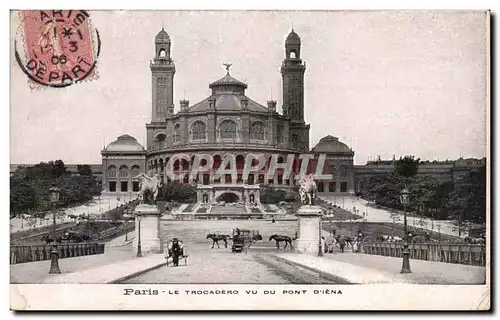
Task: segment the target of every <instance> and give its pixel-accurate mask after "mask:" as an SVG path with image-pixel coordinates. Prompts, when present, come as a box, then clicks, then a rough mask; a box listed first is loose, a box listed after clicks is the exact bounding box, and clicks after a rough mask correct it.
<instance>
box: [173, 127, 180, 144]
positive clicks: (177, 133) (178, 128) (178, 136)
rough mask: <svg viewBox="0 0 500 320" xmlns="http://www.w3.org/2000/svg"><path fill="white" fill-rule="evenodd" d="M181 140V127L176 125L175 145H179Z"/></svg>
mask: <svg viewBox="0 0 500 320" xmlns="http://www.w3.org/2000/svg"><path fill="white" fill-rule="evenodd" d="M180 140H181V133H180V125H179V124H176V125H175V127H174V143H179V142H180Z"/></svg>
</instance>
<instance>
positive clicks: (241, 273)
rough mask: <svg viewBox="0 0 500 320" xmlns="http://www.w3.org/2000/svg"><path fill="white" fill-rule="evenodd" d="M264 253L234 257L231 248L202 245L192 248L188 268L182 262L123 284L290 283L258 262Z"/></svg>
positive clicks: (250, 253) (251, 249) (249, 252)
mask: <svg viewBox="0 0 500 320" xmlns="http://www.w3.org/2000/svg"><path fill="white" fill-rule="evenodd" d="M261 250H262V249H257V250H254V249H253V248H250V249H249V250H248V251H247V253H244V252H242V253H232V252H231V247H230V246H229V247H228V248H227V249H225V248H224V247H221V248H220V249H210V248H208V246H206V245H202V244H198V245H191V246H190V247H189V257H188V260H187V265H184V260H183V259H181V260H180V261H179V266H178V267H173V266H171V265H170V264H169V266H168V267H167V266H164V267H161V268H158V269H156V270H153V271H151V272H148V273H145V274H143V275H140V276H138V277H136V278H132V279H129V280H127V281H125V282H123V283H127V284H138V283H169V284H173V283H175V284H186V283H204V284H209V283H212V284H215V283H217V284H228V283H240V284H243V283H244V284H282V283H288V281H287V280H286V279H284V278H282V277H280V276H279V275H277V274H276V273H275V272H274V271H273V270H272V269H270V268H268V267H267V266H266V265H264V264H262V263H260V262H258V261H257V260H255V257H256V252H261Z"/></svg>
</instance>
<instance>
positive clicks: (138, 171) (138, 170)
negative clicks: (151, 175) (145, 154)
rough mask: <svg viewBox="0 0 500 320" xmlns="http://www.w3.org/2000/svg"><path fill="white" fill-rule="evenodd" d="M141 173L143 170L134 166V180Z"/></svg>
mask: <svg viewBox="0 0 500 320" xmlns="http://www.w3.org/2000/svg"><path fill="white" fill-rule="evenodd" d="M139 173H141V168H139V166H138V165H134V166H132V178H135V177H137V176H138V175H139Z"/></svg>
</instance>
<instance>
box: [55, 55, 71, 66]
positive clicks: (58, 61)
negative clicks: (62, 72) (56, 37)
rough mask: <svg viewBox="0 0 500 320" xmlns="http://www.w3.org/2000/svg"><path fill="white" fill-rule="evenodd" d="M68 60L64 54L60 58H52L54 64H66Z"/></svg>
mask: <svg viewBox="0 0 500 320" xmlns="http://www.w3.org/2000/svg"><path fill="white" fill-rule="evenodd" d="M67 61H68V60H67V59H66V56H65V55H64V54H62V55H60V56H52V64H58V63H60V64H65V63H66V62H67Z"/></svg>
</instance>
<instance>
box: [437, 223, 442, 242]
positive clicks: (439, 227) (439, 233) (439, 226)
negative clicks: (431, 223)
mask: <svg viewBox="0 0 500 320" xmlns="http://www.w3.org/2000/svg"><path fill="white" fill-rule="evenodd" d="M437 228H438V241H439V242H441V224H440V223H438V224H437Z"/></svg>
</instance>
